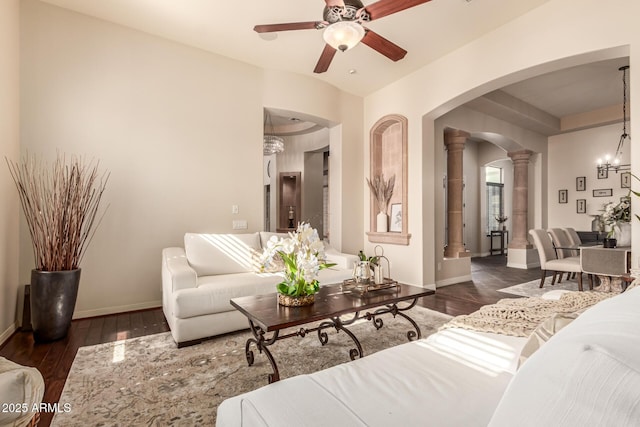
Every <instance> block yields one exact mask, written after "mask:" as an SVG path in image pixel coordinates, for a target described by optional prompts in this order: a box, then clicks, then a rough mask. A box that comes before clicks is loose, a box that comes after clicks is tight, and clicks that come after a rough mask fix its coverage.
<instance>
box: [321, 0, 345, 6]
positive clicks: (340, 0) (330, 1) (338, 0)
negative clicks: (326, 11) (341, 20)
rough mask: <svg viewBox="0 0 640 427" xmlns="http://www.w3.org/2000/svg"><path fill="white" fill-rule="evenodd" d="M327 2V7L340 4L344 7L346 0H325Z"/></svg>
mask: <svg viewBox="0 0 640 427" xmlns="http://www.w3.org/2000/svg"><path fill="white" fill-rule="evenodd" d="M324 2H325V3H326V4H327V7H332V6H339V7H344V0H324Z"/></svg>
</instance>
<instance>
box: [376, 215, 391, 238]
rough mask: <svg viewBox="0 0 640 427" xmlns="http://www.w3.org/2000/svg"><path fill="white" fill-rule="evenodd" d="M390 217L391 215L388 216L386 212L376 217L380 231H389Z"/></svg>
mask: <svg viewBox="0 0 640 427" xmlns="http://www.w3.org/2000/svg"><path fill="white" fill-rule="evenodd" d="M388 219H389V217H388V216H387V214H386V213H384V212H380V213H379V214H378V216H377V217H376V231H377V232H378V233H386V232H387V231H389V228H388V227H389V226H388V224H389V221H388Z"/></svg>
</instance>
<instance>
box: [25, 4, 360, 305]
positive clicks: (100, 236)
mask: <svg viewBox="0 0 640 427" xmlns="http://www.w3.org/2000/svg"><path fill="white" fill-rule="evenodd" d="M21 4H22V11H21V16H22V22H21V31H22V37H23V46H22V49H21V50H22V63H21V66H22V70H23V72H22V77H23V79H22V84H21V93H22V118H21V123H22V146H21V148H22V150H23V151H25V150H29V151H30V152H34V153H39V154H42V155H44V156H46V157H52V156H54V155H55V152H56V150H60V151H62V152H65V153H70V154H82V155H85V156H87V157H89V158H91V157H95V158H98V159H100V161H101V165H102V167H103V168H105V169H107V170H109V171H110V172H111V179H110V182H109V185H108V188H107V192H106V199H105V202H106V203H108V204H109V205H110V206H109V210H108V212H107V215H106V216H105V219H104V222H103V223H102V224H101V226H100V228H99V229H98V232H97V234H96V236H95V239H94V241H93V242H92V244H91V245H90V247H89V250H88V252H87V255H86V258H85V260H84V261H83V263H82V266H81V267H82V269H83V277H82V280H81V286H80V293H79V296H78V304H77V306H76V317H79V316H88V315H97V314H104V313H110V312H118V311H124V310H130V309H138V308H143V307H152V306H158V305H160V300H161V285H160V252H161V250H162V248H163V247H167V246H178V245H180V246H181V245H182V238H183V235H184V233H185V232H187V231H195V232H232V229H231V225H232V221H233V220H234V219H245V220H247V221H248V227H249V228H248V231H257V230H260V229H262V227H263V194H262V191H263V187H262V185H261V183H262V182H263V176H262V174H263V164H262V161H263V155H262V132H263V130H262V127H263V107H278V108H282V109H286V110H289V111H297V112H301V113H305V114H312V115H314V116H316V117H321V118H325V119H326V120H327V121H328V122H331V123H334V124H335V123H342V128H343V130H344V131H343V132H340V133H339V134H338V136H339V137H345V134H346V135H347V136H348V137H350V142H351V143H352V145H353V146H354V148H353V149H351V148H350V149H349V150H345V152H344V153H342V152H337V153H336V155H337V156H342V157H343V158H344V159H345V160H346V161H347V162H351V161H352V160H351V159H353V158H354V157H355V156H357V158H360V157H361V153H362V140H363V138H362V122H361V120H360V121H357V120H358V115H360V119H361V115H362V113H361V111H362V99H360V98H357V97H351V96H346V95H345V96H343V95H342V94H341V92H340V91H338V90H337V89H335V88H334V87H332V86H329V85H327V84H326V83H323V82H320V81H318V80H315V79H311V78H307V77H303V76H297V75H291V74H286V73H280V72H277V71H273V70H268V71H267V70H262V69H259V68H257V67H253V66H250V65H247V64H244V63H241V62H237V61H234V60H231V59H228V58H224V57H221V56H217V55H213V54H211V53H207V52H205V51H201V50H199V49H195V48H190V47H187V46H184V45H180V44H177V43H174V42H170V41H167V40H164V39H161V38H158V37H154V36H150V35H148V34H145V33H141V32H138V31H134V30H131V29H128V28H125V27H121V26H118V25H115V24H111V23H108V22H104V21H100V20H97V19H94V18H90V17H87V16H84V15H80V14H77V13H73V12H69V11H66V10H63V9H60V8H57V7H54V6H50V5H48V4H43V3H41V2H38V1H33V0H25V1H23V2H22V3H21ZM311 94H313V96H310V95H311ZM347 112H355V120H356V121H355V122H353V123H351V122H350V119H349V118H348V116H347V114H346V113H347ZM343 118H345V120H343ZM358 172H359V171H358V169H357V168H356V171H355V173H358ZM345 175H348V174H345ZM359 176H361V175H359ZM346 187H347V186H346ZM344 194H348V193H346V192H345V193H344ZM356 194H357V193H356ZM232 205H238V207H239V214H237V215H234V214H232V211H231V206H232ZM337 208H340V209H345V208H346V209H345V211H344V212H341V214H344V217H343V218H342V222H343V223H345V224H349V225H350V226H353V227H354V228H355V233H358V231H359V230H360V231H359V235H361V234H362V226H361V225H359V226H358V225H357V223H359V221H360V217H361V212H362V210H361V207H359V206H356V205H355V204H354V203H353V202H352V201H350V200H349V199H346V200H344V201H343V203H342V205H341V206H338V207H337ZM349 233H351V231H350V232H349ZM347 237H349V238H350V239H352V241H351V243H350V244H351V246H352V247H359V246H360V245H359V242H360V241H361V237H360V238H359V239H357V240H356V241H355V243H354V242H353V236H351V235H348V236H347ZM20 241H21V246H22V250H21V254H20V278H21V280H22V281H24V280H28V274H29V271H30V269H31V268H32V265H33V262H32V260H31V255H30V253H29V245H30V241H29V237H28V235H27V233H26V230H25V229H24V228H23V229H22V231H21V237H20Z"/></svg>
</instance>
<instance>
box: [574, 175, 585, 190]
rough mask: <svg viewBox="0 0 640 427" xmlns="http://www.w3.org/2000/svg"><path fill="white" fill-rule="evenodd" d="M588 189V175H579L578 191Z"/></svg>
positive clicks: (577, 179) (577, 180) (577, 181)
mask: <svg viewBox="0 0 640 427" xmlns="http://www.w3.org/2000/svg"><path fill="white" fill-rule="evenodd" d="M586 190H587V177H586V176H579V177H577V178H576V191H586Z"/></svg>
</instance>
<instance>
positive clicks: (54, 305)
mask: <svg viewBox="0 0 640 427" xmlns="http://www.w3.org/2000/svg"><path fill="white" fill-rule="evenodd" d="M79 283H80V269H79V268H78V269H76V270H66V271H40V270H31V323H32V326H33V337H34V339H35V340H36V341H38V342H48V341H55V340H59V339H61V338H64V337H65V336H66V335H67V332H68V331H69V327H70V326H71V318H72V316H73V310H74V309H75V306H76V299H77V297H78V285H79Z"/></svg>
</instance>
